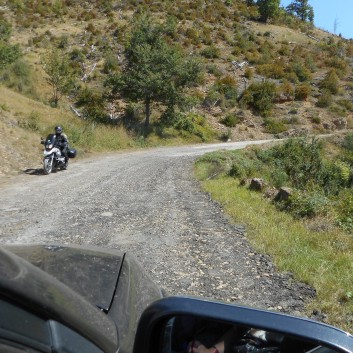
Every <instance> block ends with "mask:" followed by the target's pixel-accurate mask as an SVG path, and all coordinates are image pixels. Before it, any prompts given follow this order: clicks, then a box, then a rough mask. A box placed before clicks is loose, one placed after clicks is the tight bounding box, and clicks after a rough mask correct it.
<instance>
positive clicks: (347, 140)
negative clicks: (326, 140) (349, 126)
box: [342, 133, 353, 152]
mask: <svg viewBox="0 0 353 353" xmlns="http://www.w3.org/2000/svg"><path fill="white" fill-rule="evenodd" d="M342 145H343V147H344V148H345V149H347V150H348V151H350V152H353V133H349V134H347V135H346V136H345V137H344V140H343V144H342Z"/></svg>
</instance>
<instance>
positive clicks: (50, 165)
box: [41, 134, 76, 175]
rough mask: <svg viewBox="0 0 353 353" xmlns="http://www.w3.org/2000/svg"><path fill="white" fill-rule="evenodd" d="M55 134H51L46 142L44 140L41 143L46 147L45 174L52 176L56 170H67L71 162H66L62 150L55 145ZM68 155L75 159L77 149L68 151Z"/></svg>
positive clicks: (44, 153)
mask: <svg viewBox="0 0 353 353" xmlns="http://www.w3.org/2000/svg"><path fill="white" fill-rule="evenodd" d="M55 140H56V136H55V134H49V135H48V136H47V138H46V139H45V140H43V139H42V141H41V143H42V144H43V145H44V152H43V155H44V158H43V170H44V174H47V175H48V174H50V173H51V172H52V171H53V170H56V169H63V170H65V169H67V167H68V164H69V160H68V159H67V160H65V156H63V155H62V153H61V150H60V148H59V147H58V146H57V144H56V143H55V142H56V141H55ZM67 152H68V153H67V155H68V157H69V158H74V157H75V156H76V150H75V149H73V148H72V149H69V148H68V150H67Z"/></svg>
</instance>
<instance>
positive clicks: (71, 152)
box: [67, 148, 77, 158]
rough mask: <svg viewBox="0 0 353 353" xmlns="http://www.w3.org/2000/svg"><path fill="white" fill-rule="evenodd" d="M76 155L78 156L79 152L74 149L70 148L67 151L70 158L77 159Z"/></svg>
mask: <svg viewBox="0 0 353 353" xmlns="http://www.w3.org/2000/svg"><path fill="white" fill-rule="evenodd" d="M76 154H77V151H76V150H75V149H74V148H69V149H68V150H67V156H68V157H69V158H75V157H76Z"/></svg>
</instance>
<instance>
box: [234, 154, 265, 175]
mask: <svg viewBox="0 0 353 353" xmlns="http://www.w3.org/2000/svg"><path fill="white" fill-rule="evenodd" d="M258 171H259V163H258V161H256V160H252V159H250V158H243V157H242V156H238V157H237V158H235V160H234V161H233V162H232V164H231V167H230V169H229V172H228V174H229V176H231V177H233V178H237V179H239V180H242V179H245V178H251V177H255V176H256V175H257V173H258Z"/></svg>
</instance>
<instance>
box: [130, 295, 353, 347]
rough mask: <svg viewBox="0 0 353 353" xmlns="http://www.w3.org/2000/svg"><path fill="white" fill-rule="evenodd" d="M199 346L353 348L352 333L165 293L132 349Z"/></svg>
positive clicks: (141, 326) (146, 316)
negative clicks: (165, 296)
mask: <svg viewBox="0 0 353 353" xmlns="http://www.w3.org/2000/svg"><path fill="white" fill-rule="evenodd" d="M200 344H202V345H203V346H204V347H205V348H210V347H212V346H216V348H217V350H218V352H219V353H228V352H231V353H334V352H336V353H343V352H346V353H348V352H350V353H351V352H353V336H351V335H350V334H348V333H346V332H344V331H341V330H339V329H337V328H334V327H332V326H329V325H326V324H323V323H319V322H316V321H312V320H309V319H306V318H299V317H294V316H289V315H285V314H281V313H275V312H270V311H265V310H260V309H254V308H247V307H243V306H237V305H230V304H226V303H222V302H214V301H208V300H203V299H197V298H187V297H168V298H164V299H161V300H159V301H157V302H155V303H153V304H152V305H151V306H150V307H149V308H147V310H146V311H145V312H144V313H143V315H142V317H141V320H140V322H139V326H138V330H137V334H136V338H135V345H134V353H191V351H192V352H198V353H201V350H199V348H198V346H199V345H200ZM191 345H194V349H192V350H191V348H190V346H191ZM201 348H202V352H205V353H207V351H206V350H204V348H203V347H201ZM209 352H210V351H209ZM212 352H217V351H216V350H215V348H213V350H212Z"/></svg>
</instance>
